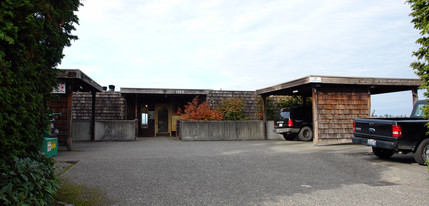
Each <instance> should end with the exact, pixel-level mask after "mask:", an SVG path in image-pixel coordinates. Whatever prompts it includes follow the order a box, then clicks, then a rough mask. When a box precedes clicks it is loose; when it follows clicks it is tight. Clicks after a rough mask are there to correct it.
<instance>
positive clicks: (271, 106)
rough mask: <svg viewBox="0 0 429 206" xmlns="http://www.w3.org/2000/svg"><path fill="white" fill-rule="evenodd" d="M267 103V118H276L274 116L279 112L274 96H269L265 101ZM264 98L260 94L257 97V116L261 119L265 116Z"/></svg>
mask: <svg viewBox="0 0 429 206" xmlns="http://www.w3.org/2000/svg"><path fill="white" fill-rule="evenodd" d="M265 104H266V108H267V120H274V118H275V117H276V113H277V105H276V102H275V100H274V98H272V97H267V100H266V102H265ZM262 107H263V106H262V98H261V97H260V96H258V97H257V108H258V111H257V114H256V115H257V116H258V118H259V119H262V118H263V115H264V111H263V108H262Z"/></svg>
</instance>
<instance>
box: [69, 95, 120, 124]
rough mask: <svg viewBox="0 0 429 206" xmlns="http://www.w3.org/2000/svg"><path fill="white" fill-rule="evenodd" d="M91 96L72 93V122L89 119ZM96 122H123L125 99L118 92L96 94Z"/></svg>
mask: <svg viewBox="0 0 429 206" xmlns="http://www.w3.org/2000/svg"><path fill="white" fill-rule="evenodd" d="M91 107H92V96H91V93H87V92H75V93H73V104H72V108H73V109H72V111H73V114H72V117H73V119H74V120H90V119H91V111H92V110H91ZM95 108H96V109H95V119H96V120H124V119H125V99H124V98H123V97H122V95H121V93H119V92H113V91H108V92H98V93H97V94H96V101H95Z"/></svg>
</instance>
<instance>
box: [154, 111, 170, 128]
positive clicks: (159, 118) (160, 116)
mask: <svg viewBox="0 0 429 206" xmlns="http://www.w3.org/2000/svg"><path fill="white" fill-rule="evenodd" d="M155 110H156V119H155V121H156V125H155V132H156V134H157V136H159V135H168V136H170V118H169V117H170V114H169V113H170V111H169V105H168V104H157V105H156V108H155Z"/></svg>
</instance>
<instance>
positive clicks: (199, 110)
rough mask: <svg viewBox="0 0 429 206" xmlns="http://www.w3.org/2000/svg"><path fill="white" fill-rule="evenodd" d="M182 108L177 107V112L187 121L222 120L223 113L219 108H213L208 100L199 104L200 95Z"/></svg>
mask: <svg viewBox="0 0 429 206" xmlns="http://www.w3.org/2000/svg"><path fill="white" fill-rule="evenodd" d="M184 107H185V109H184V110H183V111H182V109H181V108H177V114H178V115H180V116H181V118H180V119H181V120H185V121H207V120H222V117H223V115H222V113H220V112H219V111H218V110H217V109H214V110H213V109H211V108H210V106H209V103H208V102H207V101H205V102H203V103H201V104H199V103H198V97H195V98H194V99H193V100H192V102H188V104H187V105H185V106H184Z"/></svg>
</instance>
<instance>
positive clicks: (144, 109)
mask: <svg viewBox="0 0 429 206" xmlns="http://www.w3.org/2000/svg"><path fill="white" fill-rule="evenodd" d="M148 122H149V114H148V105H142V128H148Z"/></svg>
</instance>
